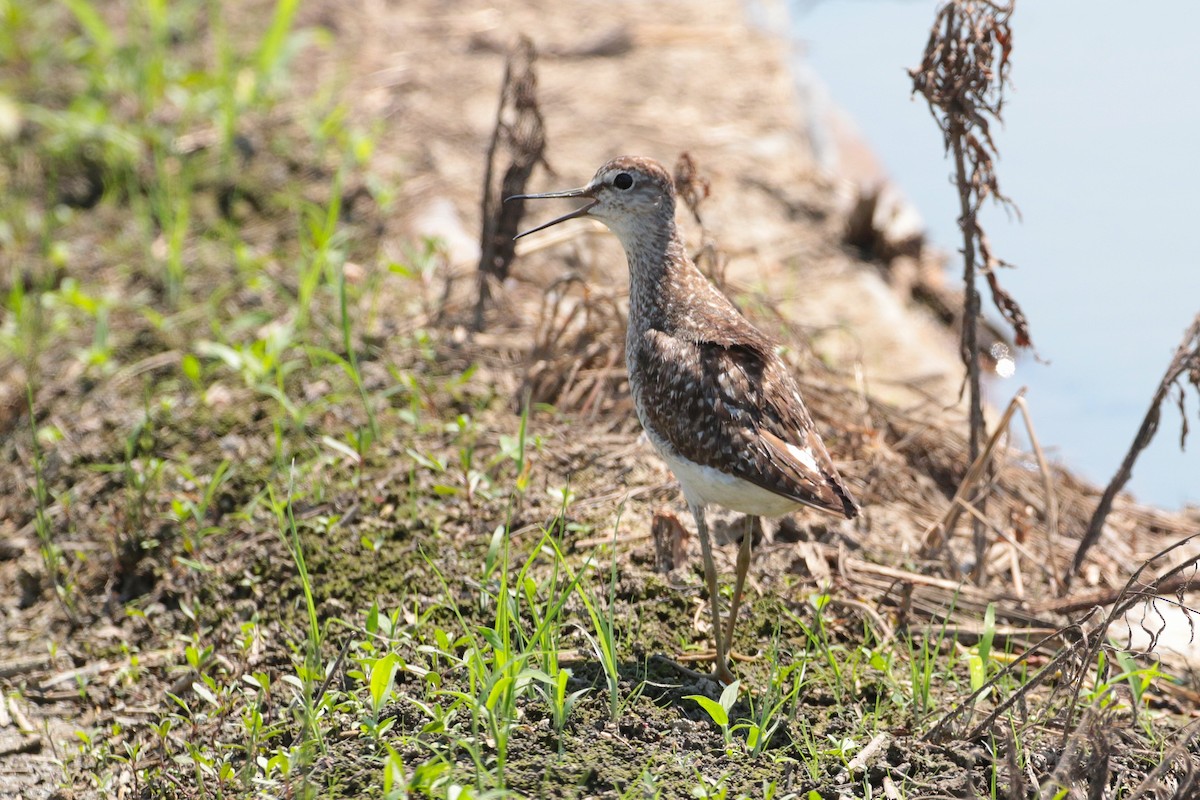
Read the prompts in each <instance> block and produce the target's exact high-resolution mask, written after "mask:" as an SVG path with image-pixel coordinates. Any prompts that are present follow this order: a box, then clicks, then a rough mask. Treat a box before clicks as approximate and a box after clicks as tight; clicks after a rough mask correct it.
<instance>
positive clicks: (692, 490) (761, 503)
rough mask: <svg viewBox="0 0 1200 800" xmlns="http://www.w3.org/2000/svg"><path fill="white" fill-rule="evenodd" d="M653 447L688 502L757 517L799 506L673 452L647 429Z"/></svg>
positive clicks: (775, 514)
mask: <svg viewBox="0 0 1200 800" xmlns="http://www.w3.org/2000/svg"><path fill="white" fill-rule="evenodd" d="M646 433H647V436H648V437H649V439H650V442H651V444H653V445H654V449H655V450H657V451H658V452H659V454H660V455H661V456H662V457H663V460H664V461H666V462H667V466H669V467H670V468H671V472H673V473H675V477H676V478H678V479H679V484H680V486H681V487H682V488H683V496H684V498H685V499H686V500H687V501H688V505H698V506H706V505H708V504H710V503H714V504H716V505H719V506H722V507H724V508H728V509H729V510H731V511H737V512H738V513H740V514H751V515H753V516H756V517H781V516H783V515H784V514H790V513H791V512H793V511H795V510H796V509H797V508H799V507H800V505H801V504H800V503H797V502H796V501H794V500H791V499H789V498H787V497H784V496H782V495H778V494H775V493H774V492H771V491H768V490H766V489H764V488H762V487H761V486H758V485H756V484H753V483H751V482H750V481H747V480H743V479H741V478H737V477H734V476H733V475H728V474H726V473H724V472H721V471H720V470H717V469H713V468H712V467H705V466H702V465H700V464H697V463H696V462H694V461H689V460H688V459H686V458H684V457H683V456H681V455H679V454H677V453H675V452H673V451H672V450H671V449H670V448H669V447H666V446H664V445H665V443H663V442H661V441H657V439H658V437H656V436H654V435H652V434H650V432H649V431H647V432H646Z"/></svg>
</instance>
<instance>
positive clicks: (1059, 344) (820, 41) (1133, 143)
mask: <svg viewBox="0 0 1200 800" xmlns="http://www.w3.org/2000/svg"><path fill="white" fill-rule="evenodd" d="M790 6H791V17H792V19H791V26H792V32H793V38H794V39H795V41H796V45H797V47H798V48H799V50H800V52H801V53H802V54H803V57H804V58H805V59H806V60H807V61H808V63H809V64H810V65H811V66H812V69H813V71H815V72H816V73H817V75H818V76H819V77H820V79H821V80H822V81H823V82H824V83H825V84H827V86H828V87H829V91H830V95H831V96H832V98H833V100H834V101H835V102H836V103H838V104H839V105H840V106H842V107H843V108H844V109H845V110H846V111H847V112H848V113H849V115H850V116H851V117H852V118H853V119H854V121H855V123H856V124H857V125H858V126H859V128H860V129H861V132H862V133H863V135H864V136H865V138H866V139H867V141H868V142H870V144H871V146H872V147H873V149H874V150H875V152H876V153H877V154H878V155H879V157H880V158H881V159H882V161H883V162H884V164H885V165H886V167H887V169H888V171H889V173H890V174H891V176H892V177H893V178H894V180H895V182H896V183H897V184H898V185H899V186H900V187H901V189H902V190H903V191H904V192H905V193H906V194H907V195H908V197H909V198H910V199H911V200H912V201H913V203H914V204H915V205H916V207H917V209H918V210H919V211H920V213H921V215H922V216H923V218H924V220H925V223H926V225H927V228H928V231H929V234H930V238H931V239H932V240H933V242H934V243H935V244H936V245H938V246H939V247H941V248H942V249H943V250H945V251H947V252H951V253H954V252H956V248H957V246H958V243H959V241H960V239H959V232H958V229H957V223H956V218H957V210H956V207H957V203H958V200H957V194H956V193H955V191H954V190H953V189H952V187H951V186H950V184H949V182H948V181H949V177H950V170H951V165H950V163H949V162H948V161H946V160H945V158H944V154H943V151H942V139H941V134H940V133H939V131H938V130H937V128H936V127H935V126H934V123H933V121H932V119H931V118H930V116H929V112H928V110H927V108H926V107H925V105H924V102H923V101H919V100H913V99H910V97H909V94H910V89H911V81H910V79H909V77H908V75H907V73H906V68H908V67H911V66H914V65H915V64H917V63H918V62H919V60H920V57H921V53H922V50H923V48H924V46H925V42H926V39H927V37H928V30H929V25H930V23H931V22H932V20H933V15H934V10H935V8H936V6H937V4H936V2H933V0H914V1H913V2H900V0H828V1H827V2H819V1H817V2H814V1H813V0H791V2H790ZM1138 8H1139V7H1137V6H1131V5H1129V4H1127V3H1116V2H1107V1H1104V0H1100V1H1097V0H1089V1H1088V2H1083V0H1061V1H1056V2H1051V1H1050V0H1024V2H1021V1H1020V0H1018V4H1017V8H1016V12H1015V13H1014V15H1013V18H1012V26H1013V31H1014V34H1013V39H1014V49H1013V53H1012V61H1013V66H1012V73H1011V74H1012V79H1013V82H1014V84H1015V89H1014V91H1013V92H1012V93H1011V94H1010V95H1009V98H1008V105H1007V107H1006V109H1005V112H1004V118H1005V127H1004V128H1003V129H1000V130H998V131H995V132H994V137H995V139H996V141H997V145H998V147H999V149H1000V154H1001V160H1000V162H999V164H998V168H997V171H998V174H999V176H1000V187H1001V189H1002V190H1003V191H1004V192H1005V193H1006V194H1008V195H1009V196H1010V197H1011V198H1013V200H1015V201H1016V202H1017V204H1018V205H1019V206H1020V209H1021V212H1022V214H1023V217H1024V219H1023V221H1021V222H1018V221H1016V220H1010V219H1009V218H1008V216H1007V215H1006V214H1005V213H1004V212H1003V211H1002V210H1001V209H999V208H988V209H987V210H986V211H985V213H984V215H983V217H982V220H983V223H984V225H985V226H986V227H987V230H988V233H989V238H990V239H991V243H992V247H993V250H994V251H995V253H996V255H997V256H998V257H1000V258H1002V259H1004V260H1006V261H1009V262H1011V263H1013V264H1016V265H1017V269H1015V270H1006V271H1004V272H1002V273H1001V276H1000V277H1001V279H1002V282H1003V284H1004V286H1005V287H1006V288H1007V289H1008V290H1009V291H1010V292H1011V293H1012V294H1013V295H1014V297H1016V298H1017V300H1018V301H1019V302H1020V303H1021V305H1022V306H1023V307H1024V309H1025V312H1026V314H1027V316H1028V318H1029V320H1030V325H1031V329H1032V332H1033V337H1034V342H1035V344H1036V345H1037V348H1038V352H1039V353H1040V354H1041V356H1042V357H1043V358H1044V359H1046V360H1048V361H1049V362H1050V363H1049V364H1048V365H1046V364H1039V363H1037V362H1036V361H1035V360H1034V359H1032V358H1029V357H1025V358H1022V359H1021V360H1020V361H1019V364H1018V368H1017V371H1016V374H1015V375H1014V376H1013V377H1011V378H1009V379H1007V380H1004V381H1000V382H998V385H997V386H996V387H995V390H994V391H993V392H992V395H991V396H992V398H993V401H994V403H995V404H996V405H1003V404H1005V403H1006V402H1007V400H1008V398H1009V397H1010V396H1011V394H1012V393H1013V392H1015V391H1016V390H1017V389H1018V388H1019V387H1020V386H1025V385H1027V386H1028V387H1029V392H1028V394H1027V398H1028V402H1029V405H1030V407H1031V410H1032V413H1033V418H1034V424H1035V425H1036V427H1037V432H1038V438H1039V439H1040V440H1041V442H1042V444H1043V446H1045V447H1047V448H1048V449H1049V450H1050V453H1051V455H1052V457H1053V458H1055V459H1056V460H1058V461H1060V462H1062V463H1064V464H1066V465H1068V466H1069V467H1071V468H1072V469H1073V470H1075V471H1077V472H1079V473H1081V474H1082V475H1083V476H1085V477H1086V478H1088V479H1089V480H1091V481H1092V482H1094V483H1097V484H1099V485H1104V484H1106V483H1107V482H1108V480H1109V478H1110V477H1111V476H1112V474H1113V472H1114V471H1115V470H1116V468H1117V466H1118V464H1119V463H1120V461H1121V458H1122V457H1123V456H1124V454H1125V452H1126V450H1127V449H1128V447H1129V444H1130V442H1131V441H1132V440H1133V436H1134V434H1135V433H1136V431H1137V429H1138V426H1139V425H1140V423H1141V420H1142V417H1143V415H1144V414H1145V412H1146V409H1147V407H1148V405H1149V401H1150V397H1151V395H1152V393H1153V392H1154V389H1155V387H1156V386H1157V385H1158V381H1159V379H1160V378H1161V377H1162V374H1163V371H1164V370H1165V368H1166V366H1167V364H1168V363H1169V361H1170V359H1171V356H1172V354H1173V353H1174V351H1175V347H1176V346H1177V345H1178V343H1179V340H1180V338H1181V337H1182V335H1183V332H1184V330H1185V329H1186V328H1187V326H1188V325H1189V324H1190V322H1191V320H1192V317H1193V316H1194V315H1195V314H1196V313H1197V312H1198V311H1200V247H1198V244H1200V243H1198V241H1197V239H1198V238H1200V224H1198V221H1197V214H1196V204H1197V194H1198V189H1200V46H1197V44H1196V31H1197V30H1200V3H1191V2H1179V1H1177V2H1161V3H1155V4H1153V6H1150V7H1145V10H1144V12H1139V11H1138V10H1137V9H1138ZM950 270H951V272H952V273H953V274H956V275H957V274H959V272H960V270H961V266H960V262H958V261H957V260H952V262H951V266H950ZM984 302H985V304H986V303H989V302H990V299H989V298H988V294H987V292H986V290H985V291H984ZM1188 419H1189V424H1190V426H1191V428H1192V431H1193V433H1192V437H1191V438H1189V446H1188V451H1187V452H1186V453H1181V452H1180V450H1179V434H1180V422H1179V414H1178V411H1177V410H1176V408H1175V406H1174V403H1173V402H1169V403H1168V404H1167V405H1165V406H1164V409H1163V421H1162V424H1161V425H1160V427H1159V431H1158V435H1157V436H1156V438H1155V440H1154V443H1153V444H1152V445H1151V446H1150V447H1149V448H1148V449H1147V450H1146V451H1144V452H1143V453H1142V455H1141V457H1140V459H1139V460H1138V463H1137V467H1136V469H1135V470H1134V477H1133V480H1132V481H1130V483H1129V485H1128V487H1127V488H1128V489H1129V490H1131V491H1132V492H1133V493H1134V494H1135V495H1136V496H1137V497H1138V499H1139V500H1142V501H1145V502H1150V503H1154V504H1158V505H1162V506H1165V507H1180V506H1183V505H1185V504H1198V503H1200V415H1198V414H1197V398H1196V394H1195V392H1194V391H1189V394H1188Z"/></svg>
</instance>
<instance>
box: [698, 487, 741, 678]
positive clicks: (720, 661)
mask: <svg viewBox="0 0 1200 800" xmlns="http://www.w3.org/2000/svg"><path fill="white" fill-rule="evenodd" d="M688 506H689V507H690V508H691V510H692V516H693V517H695V518H696V533H698V534H699V536H700V552H701V554H702V555H703V556H704V580H705V581H706V582H707V583H708V602H709V603H710V604H711V605H712V615H713V641H714V643H715V644H716V647H717V659H716V666H715V667H713V677H714V678H715V679H716V680H717V682H718V683H720V684H722V685H726V686H727V685H729V684H731V683H733V681H734V677H733V673H732V672H730V671H729V661H728V659H727V658H726V655H725V642H724V640H723V639H722V637H721V595H720V591H719V589H718V588H717V565H716V564H715V563H714V562H713V554H712V540H711V539H709V538H708V524H707V523H706V522H705V521H704V506H702V505H694V504H692V503H688Z"/></svg>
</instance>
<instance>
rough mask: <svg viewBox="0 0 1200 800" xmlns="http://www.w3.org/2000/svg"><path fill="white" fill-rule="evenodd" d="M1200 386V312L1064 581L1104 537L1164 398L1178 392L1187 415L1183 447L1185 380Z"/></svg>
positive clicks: (1152, 431) (1098, 506) (1199, 388)
mask: <svg viewBox="0 0 1200 800" xmlns="http://www.w3.org/2000/svg"><path fill="white" fill-rule="evenodd" d="M1185 379H1186V380H1187V382H1188V383H1190V384H1191V385H1192V387H1193V388H1195V389H1196V391H1197V393H1200V314H1197V315H1196V318H1195V319H1193V320H1192V324H1191V327H1189V328H1188V329H1187V331H1186V332H1185V333H1184V334H1183V340H1182V341H1181V342H1180V343H1179V347H1178V348H1177V349H1176V350H1175V356H1174V358H1172V359H1171V363H1170V364H1169V365H1168V366H1167V371H1166V372H1165V373H1163V377H1162V380H1161V381H1159V383H1158V388H1157V389H1156V390H1155V391H1154V397H1153V398H1152V399H1151V400H1150V408H1149V409H1148V410H1147V411H1146V416H1145V417H1144V418H1143V419H1142V424H1141V427H1139V428H1138V432H1137V435H1136V436H1134V437H1133V444H1131V445H1130V446H1129V452H1127V453H1126V454H1125V459H1124V460H1123V461H1122V462H1121V466H1120V467H1119V468H1118V469H1117V472H1116V474H1114V475H1113V477H1112V480H1111V481H1109V482H1108V486H1107V487H1106V488H1105V489H1104V495H1103V496H1102V497H1101V498H1100V502H1099V503H1097V504H1096V510H1095V512H1094V513H1093V514H1092V519H1091V521H1090V522H1089V523H1088V529H1087V533H1086V534H1084V537H1083V541H1081V542H1080V543H1079V549H1078V550H1076V551H1075V559H1074V560H1073V561H1072V562H1071V570H1070V572H1068V573H1067V574H1066V575H1064V576H1063V582H1064V584H1066V585H1069V584H1070V582H1071V578H1072V577H1073V576H1074V575H1075V573H1076V572H1078V571H1079V568H1080V567H1081V566H1083V559H1084V557H1085V556H1086V555H1087V551H1088V550H1089V549H1090V548H1091V547H1092V545H1094V544H1095V543H1096V541H1097V540H1098V539H1099V538H1100V533H1101V531H1103V529H1104V521H1105V520H1106V519H1108V512H1109V511H1111V510H1112V504H1113V500H1115V499H1116V497H1117V493H1118V492H1120V491H1121V489H1123V488H1124V487H1125V484H1126V482H1128V481H1129V479H1130V477H1132V475H1133V465H1134V462H1136V461H1137V458H1138V455H1139V454H1141V452H1142V450H1144V449H1146V446H1147V445H1149V444H1150V441H1151V440H1152V439H1153V438H1154V434H1155V433H1156V432H1157V431H1158V422H1159V419H1160V416H1161V410H1162V404H1163V401H1164V400H1166V399H1167V395H1168V394H1170V392H1171V390H1172V389H1175V390H1176V391H1177V393H1178V394H1177V395H1176V397H1177V402H1178V405H1179V415H1180V417H1182V418H1183V431H1182V433H1181V434H1180V436H1179V447H1180V449H1181V450H1182V449H1183V446H1184V444H1185V442H1186V440H1187V434H1188V424H1187V414H1186V411H1185V409H1184V388H1183V383H1182V381H1183V380H1185Z"/></svg>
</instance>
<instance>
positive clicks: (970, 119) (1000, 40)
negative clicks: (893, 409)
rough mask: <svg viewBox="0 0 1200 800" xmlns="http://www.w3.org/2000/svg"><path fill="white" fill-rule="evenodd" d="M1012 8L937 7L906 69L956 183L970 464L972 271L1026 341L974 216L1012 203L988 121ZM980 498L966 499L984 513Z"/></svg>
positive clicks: (974, 400) (963, 0)
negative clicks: (989, 203) (915, 59)
mask: <svg viewBox="0 0 1200 800" xmlns="http://www.w3.org/2000/svg"><path fill="white" fill-rule="evenodd" d="M1012 11H1013V3H1012V2H1009V3H1000V2H990V1H989V0H949V1H948V2H946V3H944V4H943V5H942V6H940V7H939V8H938V11H937V14H936V17H935V18H934V22H933V26H932V28H931V29H930V32H929V41H928V43H927V44H926V45H925V54H924V56H923V58H922V59H921V65H920V66H919V67H916V68H915V69H912V70H909V74H910V75H911V76H912V80H913V92H914V93H916V94H920V95H921V96H922V97H924V98H925V100H926V102H927V103H928V104H929V111H930V113H931V114H932V115H933V118H934V120H935V121H936V122H937V124H938V127H939V128H940V129H941V131H942V136H943V139H944V142H945V146H946V151H947V153H951V152H952V153H953V155H954V170H955V183H956V185H957V187H958V197H959V204H960V215H959V219H958V222H959V227H960V228H961V229H962V237H963V244H962V252H963V291H964V303H963V319H962V342H961V348H962V359H963V362H964V364H965V365H966V369H967V376H966V384H967V386H968V387H969V391H970V401H969V402H970V410H969V417H968V418H969V420H970V422H969V426H970V436H969V439H968V442H969V447H968V450H969V452H968V462H969V463H973V462H974V461H975V458H976V457H977V456H978V455H979V450H980V447H981V445H982V442H983V440H984V439H985V438H986V437H987V431H986V429H985V426H984V421H983V397H982V391H981V388H980V371H979V355H980V354H979V345H978V334H977V330H978V325H979V291H978V289H977V288H976V286H975V278H976V273H977V272H979V273H982V274H983V275H984V277H985V278H986V279H987V282H988V287H989V288H990V289H991V293H992V300H993V302H994V303H995V304H996V308H997V309H998V310H999V311H1000V313H1001V315H1002V316H1003V317H1004V318H1005V319H1006V320H1007V321H1008V323H1009V324H1010V325H1012V327H1013V331H1014V333H1015V340H1016V343H1017V344H1018V345H1019V346H1022V347H1028V346H1029V345H1031V344H1032V342H1031V340H1030V336H1029V326H1028V324H1027V322H1026V319H1025V315H1024V313H1022V311H1021V308H1020V306H1019V305H1017V302H1016V301H1015V300H1014V299H1013V298H1012V296H1011V295H1009V294H1008V293H1007V292H1006V291H1004V289H1003V288H1001V286H1000V282H999V279H998V277H997V275H996V269H997V268H998V267H1000V266H1006V265H1005V263H1004V262H1003V261H1001V260H1000V259H998V258H996V257H995V256H994V255H993V253H992V249H991V246H990V244H989V242H988V238H987V235H986V233H985V232H984V230H983V228H982V227H981V226H980V224H979V220H978V213H979V210H980V207H981V206H982V205H983V202H984V201H985V200H987V199H989V198H991V199H992V200H993V201H995V202H998V203H1000V204H1001V205H1003V206H1005V207H1006V208H1008V209H1011V210H1013V211H1016V206H1015V205H1014V204H1013V203H1012V201H1011V200H1009V199H1008V198H1007V197H1005V196H1004V194H1002V193H1001V191H1000V185H999V182H998V180H997V177H996V169H995V160H996V158H997V157H998V152H997V150H996V143H995V141H993V139H992V133H991V126H992V123H994V122H995V123H1002V122H1003V119H1002V117H1001V111H1002V110H1003V107H1004V93H1005V89H1006V88H1007V86H1008V72H1009V66H1010V61H1009V55H1010V53H1011V51H1012V29H1011V28H1010V27H1009V18H1010V16H1011V15H1012ZM983 501H984V496H983V494H982V493H976V494H974V495H973V496H972V497H968V498H967V502H969V503H973V504H975V505H976V506H977V507H978V508H979V510H981V511H982V510H983V509H982V506H983ZM986 545H987V541H986V532H985V529H984V526H983V524H982V522H981V521H979V520H976V523H975V565H976V573H975V574H976V578H977V579H981V578H982V574H983V570H982V564H983V556H984V551H985V549H986Z"/></svg>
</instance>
